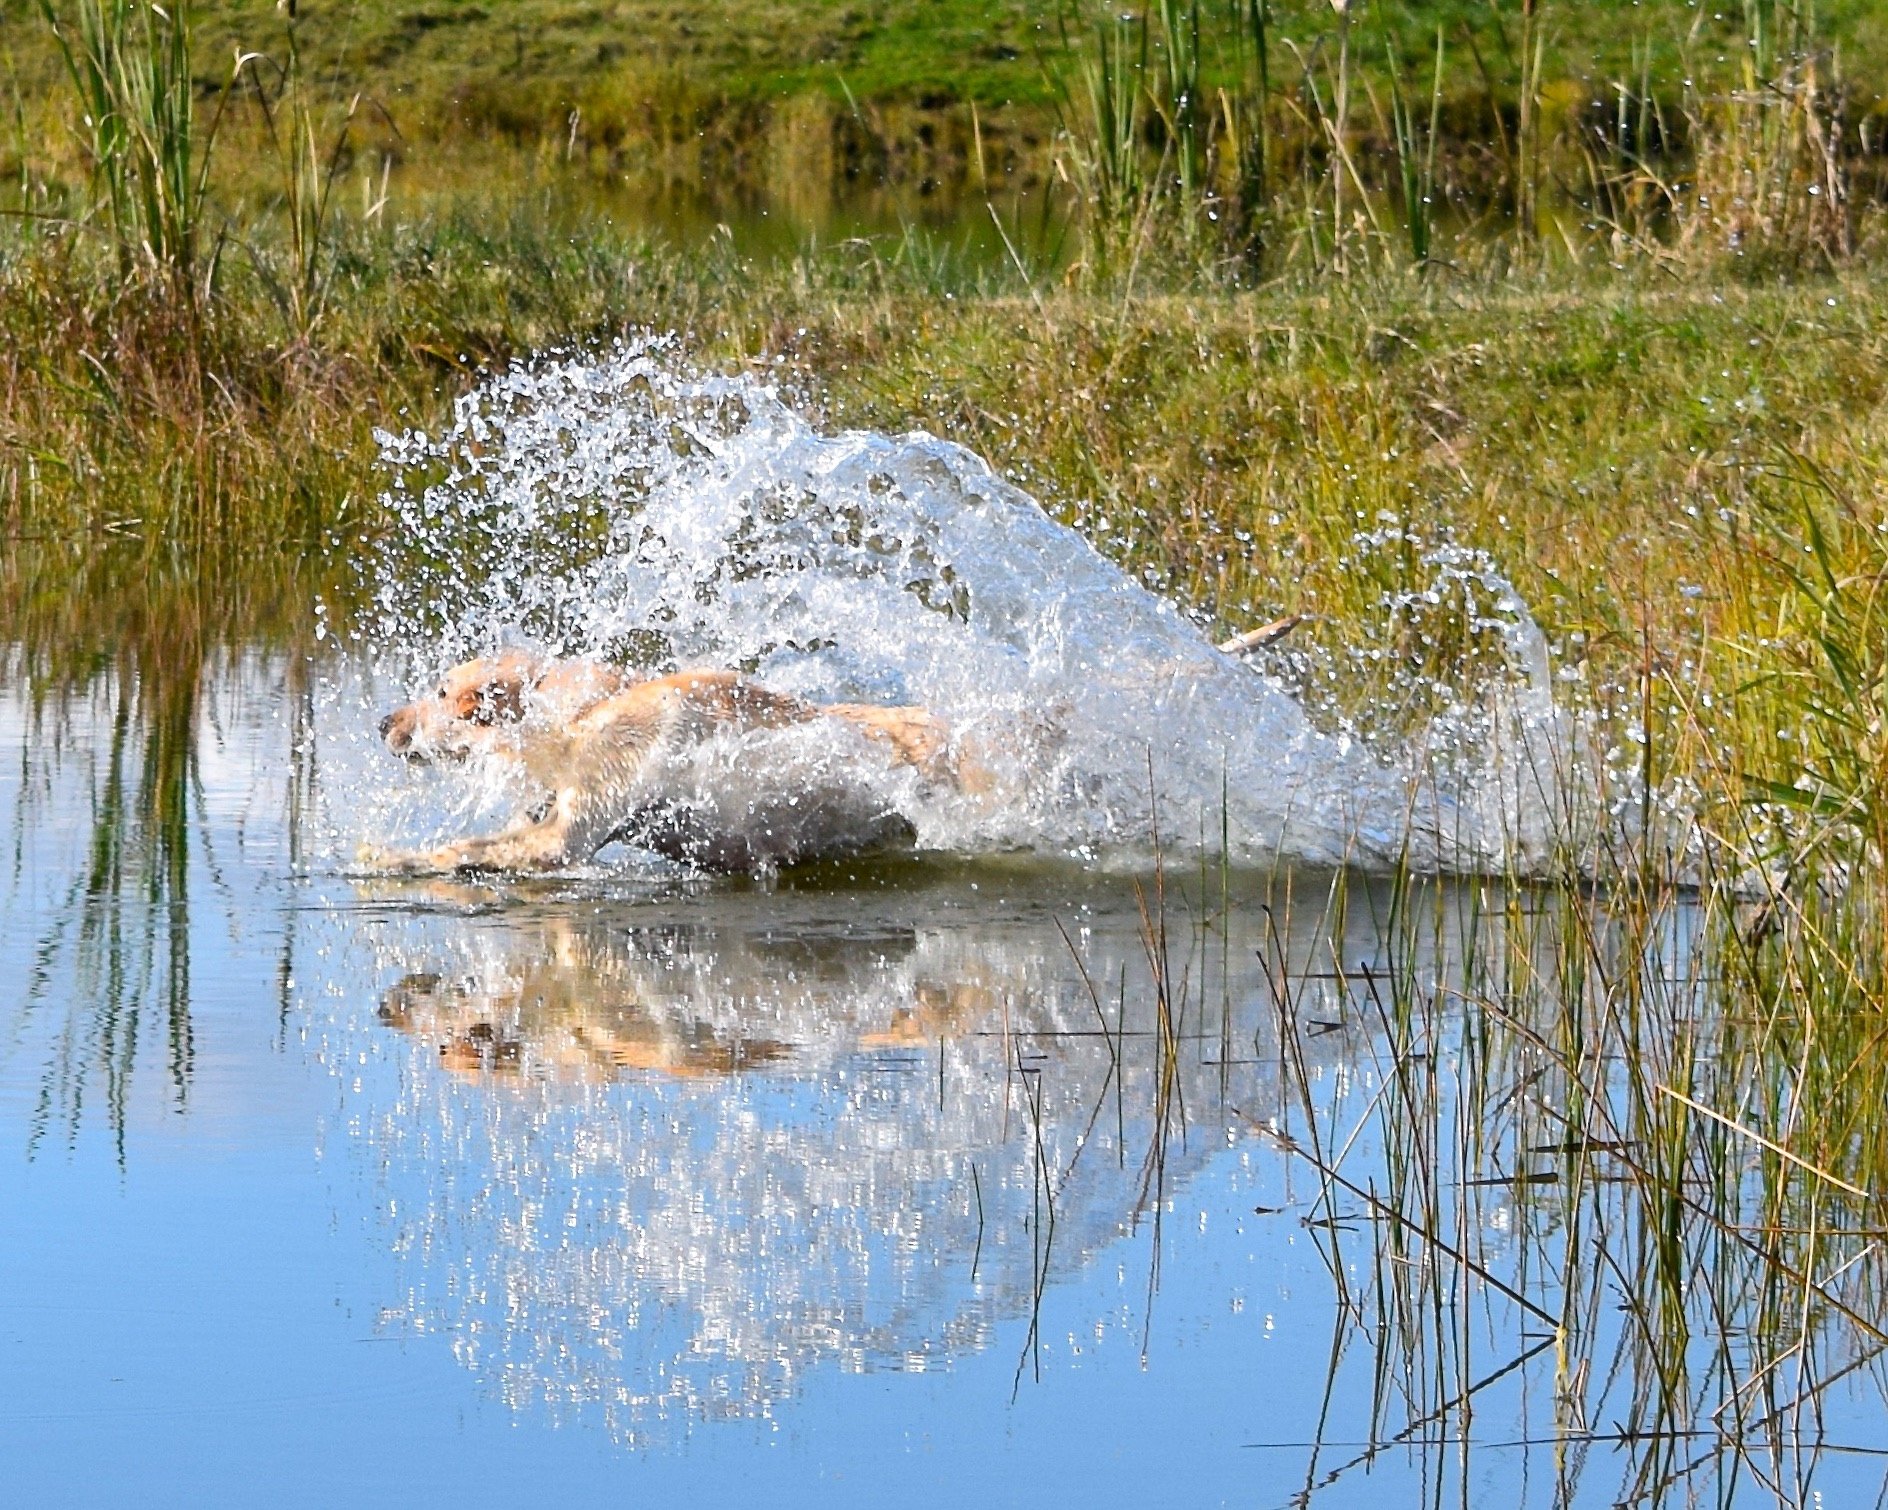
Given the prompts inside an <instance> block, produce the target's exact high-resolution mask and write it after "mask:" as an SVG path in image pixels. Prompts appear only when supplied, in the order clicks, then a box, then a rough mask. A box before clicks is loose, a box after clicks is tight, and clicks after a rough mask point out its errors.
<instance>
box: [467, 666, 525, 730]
mask: <svg viewBox="0 0 1888 1510" xmlns="http://www.w3.org/2000/svg"><path fill="white" fill-rule="evenodd" d="M524 691H525V678H524V676H523V674H522V673H521V672H519V671H518V670H516V669H515V668H513V667H511V666H509V665H504V664H502V663H501V665H500V666H499V667H498V669H496V670H495V671H493V673H492V674H491V675H490V676H488V677H486V678H485V679H484V680H483V681H481V682H479V683H478V684H477V685H475V686H471V687H467V688H465V689H464V690H463V691H461V692H460V693H459V698H458V702H457V704H456V705H455V706H454V708H453V712H454V713H455V714H457V715H458V716H459V717H460V718H462V719H464V720H465V721H466V722H467V723H472V724H497V723H516V722H517V721H518V720H519V719H521V718H523V717H524Z"/></svg>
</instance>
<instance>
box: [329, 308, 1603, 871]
mask: <svg viewBox="0 0 1888 1510" xmlns="http://www.w3.org/2000/svg"><path fill="white" fill-rule="evenodd" d="M381 443H382V447H383V452H384V457H385V461H386V463H387V464H388V466H389V468H390V469H391V472H392V474H393V477H394V482H393V484H392V486H391V488H390V491H389V494H388V498H387V502H388V505H389V507H390V508H391V509H392V510H393V511H394V513H395V514H396V516H397V517H398V518H399V519H400V520H401V521H402V528H401V530H400V531H399V532H398V534H397V537H396V538H395V540H394V542H393V545H392V546H391V548H390V550H389V553H388V555H387V557H386V559H385V560H384V561H383V562H382V564H381V574H380V582H379V585H378V614H377V625H376V629H375V654H376V656H377V657H378V665H379V668H380V672H379V675H378V679H377V685H378V686H381V687H385V686H388V685H389V684H394V685H397V684H399V683H401V682H402V681H404V682H405V683H406V684H407V686H408V687H414V686H418V685H420V684H421V683H423V682H424V681H425V680H426V679H427V678H429V677H431V676H432V675H434V674H436V672H437V670H438V668H439V667H440V666H442V665H444V664H447V663H450V662H452V661H455V660H458V659H461V658H464V657H466V656H470V655H473V654H477V653H481V652H484V651H488V650H490V649H492V648H494V647H496V646H498V645H502V644H525V645H530V646H533V647H536V648H538V649H540V650H542V651H544V652H546V653H549V654H557V655H577V654H582V655H592V656H601V657H605V658H608V659H611V660H614V661H617V662H619V663H624V664H629V665H634V666H638V667H644V668H647V669H649V670H650V671H651V672H656V671H663V670H668V669H672V668H675V667H694V666H715V667H726V668H734V669H738V670H740V671H743V672H746V673H748V674H750V675H751V676H753V677H755V678H757V679H758V680H760V681H761V682H763V683H764V684H766V685H767V686H770V687H773V688H776V689H778V690H780V691H783V692H789V693H793V694H797V695H799V696H802V697H806V698H809V699H812V700H814V701H819V702H840V701H848V702H878V703H886V704H907V703H915V704H922V705H924V706H926V707H928V708H930V709H932V710H934V711H935V712H936V713H938V714H940V715H941V716H942V717H943V718H945V719H946V720H948V721H949V723H950V725H951V727H952V728H953V729H954V730H955V732H956V738H957V740H958V741H959V745H960V747H961V748H963V749H966V750H970V751H974V753H975V755H976V758H977V759H978V760H979V761H980V762H981V763H983V764H984V765H987V766H988V767H989V769H990V770H991V772H992V773H993V775H994V778H995V779H994V783H993V788H992V790H991V791H989V792H985V793H978V794H975V795H970V796H967V795H964V794H961V793H952V792H943V791H939V790H936V789H935V788H934V787H927V786H926V785H925V784H924V783H922V782H919V781H916V780H913V779H911V774H910V773H909V772H903V773H899V772H887V771H885V770H884V769H883V768H882V766H883V763H882V762H879V763H878V764H877V765H876V766H875V765H874V763H873V762H871V761H869V760H857V761H855V762H854V763H853V765H852V766H851V767H849V768H848V769H846V770H844V771H842V772H835V770H834V768H833V765H832V759H833V755H832V751H831V750H830V749H826V750H815V749H814V748H813V746H815V745H817V744H818V743H819V741H818V740H815V739H809V738H808V737H807V736H806V735H805V733H804V732H803V731H802V732H799V733H797V734H790V735H750V736H746V737H744V738H743V739H742V740H735V741H729V742H726V743H724V744H721V745H718V746H715V747H712V748H707V749H704V750H703V751H701V752H697V753H692V754H689V755H687V756H686V757H685V758H683V759H681V760H680V761H676V762H671V763H670V764H669V765H668V766H667V767H666V768H665V769H664V770H663V771H662V773H661V777H660V779H661V780H662V781H663V782H665V783H668V784H670V785H671V786H672V787H674V788H677V789H683V788H685V789H686V790H687V791H688V792H689V794H690V796H691V798H692V799H693V800H695V801H698V802H700V803H704V804H707V805H709V806H711V807H713V808H714V809H715V810H716V811H717V812H718V813H719V814H720V818H721V821H723V822H725V823H726V824H728V825H730V826H734V827H738V826H739V825H740V823H741V822H742V821H743V817H744V815H752V814H755V813H765V814H767V815H768V816H767V821H769V822H774V821H777V820H778V817H779V814H780V812H781V811H782V810H783V809H785V808H791V807H792V806H793V805H794V804H795V802H796V801H797V800H798V798H799V793H801V792H802V791H805V790H808V789H809V783H810V782H811V783H814V784H821V785H822V789H823V790H826V791H830V790H831V789H832V788H833V786H834V785H835V783H839V784H844V783H852V784H854V785H855V786H856V787H857V789H858V790H859V791H860V792H863V793H864V794H865V800H864V801H862V802H861V803H859V804H857V806H858V808H859V810H860V811H861V812H870V813H876V814H881V815H882V814H883V813H884V812H886V811H892V812H895V813H896V814H898V815H899V817H900V818H901V819H902V820H903V825H901V826H908V828H909V830H910V831H911V832H913V833H915V835H916V842H917V843H918V845H919V846H920V847H923V848H927V849H935V850H943V851H950V852H957V853H986V852H990V851H994V850H1013V849H1030V850H1036V851H1048V852H1057V853H1064V854H1070V855H1074V856H1077V857H1080V858H1083V859H1087V860H1091V861H1092V860H1103V861H1116V860H1118V861H1121V862H1122V863H1133V862H1134V861H1135V860H1137V859H1139V858H1142V857H1144V856H1145V855H1146V853H1147V851H1148V850H1149V848H1150V847H1151V846H1153V845H1155V844H1160V845H1162V846H1179V847H1190V846H1194V845H1203V846H1206V847H1209V848H1217V847H1218V846H1219V845H1220V843H1221V840H1222V835H1223V836H1225V839H1226V841H1227V842H1228V843H1229V846H1230V848H1231V850H1232V853H1233V858H1234V859H1236V860H1241V861H1263V860H1267V859H1270V858H1272V857H1284V858H1288V859H1294V860H1304V861H1311V862H1317V863H1329V864H1336V863H1349V864H1357V865H1363V866H1368V867H1376V866H1388V865H1395V864H1404V863H1407V864H1411V865H1413V866H1415V867H1416V868H1418V869H1424V870H1444V871H1450V870H1453V871H1463V870H1485V869H1490V868H1498V869H1505V870H1514V871H1521V872H1526V871H1529V870H1531V869H1535V868H1538V867H1539V866H1540V865H1541V864H1543V863H1545V862H1546V860H1547V858H1548V856H1549V855H1550V853H1551V851H1552V848H1553V845H1554V843H1555V840H1556V836H1557V835H1558V834H1559V833H1560V832H1561V830H1562V828H1563V826H1564V825H1563V819H1564V815H1565V812H1566V810H1567V801H1566V792H1565V781H1564V770H1565V767H1566V761H1565V759H1564V754H1563V753H1561V752H1563V751H1564V747H1565V745H1566V743H1567V740H1566V724H1565V722H1564V720H1563V719H1562V717H1561V715H1560V714H1559V713H1558V712H1557V710H1556V708H1555V705H1554V700H1553V697H1552V695H1551V684H1550V676H1549V665H1548V653H1547V649H1546V646H1545V644H1544V642H1543V640H1542V637H1541V634H1540V631H1539V629H1538V628H1537V627H1536V625H1535V623H1534V621H1533V619H1532V618H1531V617H1530V616H1529V614H1528V612H1527V609H1526V607H1525V605H1524V604H1523V603H1522V602H1521V600H1520V599H1519V597H1518V596H1517V595H1516V594H1515V593H1514V591H1513V590H1512V588H1510V587H1509V586H1508V584H1507V583H1506V582H1505V581H1503V580H1501V579H1500V577H1499V576H1498V574H1497V573H1496V572H1495V571H1494V568H1493V566H1492V564H1491V563H1489V562H1488V561H1487V560H1486V559H1485V558H1482V557H1479V556H1474V555H1470V554H1467V553H1459V554H1457V555H1453V556H1449V557H1448V558H1447V559H1446V560H1445V559H1442V558H1438V561H1437V563H1436V564H1437V569H1438V571H1439V572H1440V573H1442V574H1444V575H1446V574H1448V573H1454V574H1455V575H1457V576H1461V577H1463V578H1464V579H1465V580H1466V579H1468V578H1473V579H1474V581H1475V583H1476V584H1477V585H1478V588H1479V601H1480V602H1482V603H1483V604H1485V605H1487V606H1486V608H1485V610H1484V621H1483V623H1482V624H1481V626H1480V627H1481V628H1482V629H1484V630H1486V631H1487V632H1490V633H1492V634H1494V635H1496V636H1498V637H1499V639H1500V641H1501V643H1502V644H1503V645H1504V647H1505V655H1506V660H1507V663H1508V665H1509V666H1510V668H1511V674H1510V677H1509V680H1508V683H1507V685H1505V686H1504V687H1502V688H1500V689H1499V690H1498V693H1497V695H1496V696H1495V697H1494V699H1493V702H1492V709H1493V711H1491V704H1490V702H1489V701H1488V700H1483V702H1482V703H1481V704H1480V707H1479V711H1478V713H1477V715H1476V716H1475V717H1474V718H1472V719H1471V718H1467V717H1455V718H1449V719H1444V720H1442V721H1440V722H1439V723H1438V724H1437V725H1436V726H1434V727H1433V728H1432V729H1431V731H1430V732H1429V734H1428V735H1427V736H1426V737H1424V738H1421V739H1418V740H1416V741H1414V742H1413V743H1411V744H1410V745H1409V746H1408V747H1406V748H1404V749H1402V750H1400V751H1399V752H1398V753H1396V754H1393V755H1386V754H1385V753H1384V752H1383V750H1382V749H1381V748H1379V747H1367V746H1366V745H1365V744H1364V743H1363V742H1362V741H1359V740H1357V739H1355V738H1351V737H1347V736H1346V735H1345V734H1344V733H1342V732H1341V731H1340V732H1331V731H1330V729H1329V728H1328V727H1326V728H1320V727H1319V726H1318V725H1317V724H1315V723H1314V721H1313V720H1312V719H1311V718H1309V717H1308V716H1307V714H1306V712H1305V710H1304V708H1303V707H1302V706H1301V704H1300V703H1299V701H1298V700H1297V699H1296V698H1295V697H1294V696H1292V695H1291V693H1290V692H1289V691H1288V690H1287V689H1286V688H1285V687H1284V686H1283V685H1282V684H1280V683H1279V682H1276V681H1274V680H1272V679H1270V678H1268V677H1267V676H1265V675H1263V674H1261V673H1259V672H1258V671H1255V670H1254V669H1253V668H1252V667H1251V666H1249V665H1247V664H1244V663H1242V662H1240V661H1238V660H1236V659H1234V658H1231V657H1229V656H1226V655H1223V654H1221V653H1220V652H1219V651H1218V650H1216V649H1215V648H1214V647H1213V645H1212V644H1210V643H1209V642H1208V641H1207V640H1206V639H1205V638H1203V637H1202V635H1201V634H1200V632H1199V631H1198V630H1197V629H1196V627H1195V626H1194V625H1193V624H1192V623H1191V622H1189V621H1188V619H1187V618H1186V617H1185V616H1184V615H1183V614H1182V613H1181V612H1180V611H1179V610H1178V609H1176V607H1175V606H1174V605H1173V604H1172V603H1170V602H1168V601H1166V600H1164V599H1162V598H1160V597H1158V596H1157V595H1155V594H1153V593H1151V592H1149V591H1148V590H1146V589H1145V588H1144V587H1142V586H1141V585H1140V584H1139V583H1137V582H1136V581H1135V580H1133V579H1132V578H1131V577H1130V576H1128V575H1126V574H1125V573H1124V572H1122V571H1121V570H1120V569H1119V568H1118V567H1116V566H1115V565H1113V564H1112V563H1111V562H1109V561H1108V560H1106V559H1105V558H1104V557H1102V556H1101V555H1100V554H1099V553H1097V552H1096V551H1095V550H1094V549H1093V548H1092V547H1091V546H1090V545H1089V544H1088V543H1087V542H1086V541H1085V540H1084V539H1083V538H1082V537H1081V536H1080V535H1078V534H1077V533H1075V532H1074V531H1073V530H1070V529H1068V528H1066V527H1064V526H1062V525H1060V524H1058V523H1056V522H1055V521H1054V520H1053V519H1051V518H1050V517H1049V516H1048V515H1047V514H1046V513H1045V512H1044V511H1043V510H1042V508H1041V507H1040V506H1039V505H1038V504H1037V503H1036V502H1035V500H1033V499H1032V498H1030V497H1029V496H1028V495H1027V494H1026V493H1024V492H1022V491H1021V490H1020V489H1018V488H1017V487H1015V486H1013V485H1011V484H1010V483H1008V482H1007V481H1005V480H1004V479H1003V478H1002V477H1000V476H998V475H997V474H996V473H995V472H994V471H993V470H992V469H991V468H990V467H989V466H988V465H987V464H986V463H985V462H984V461H983V460H981V459H980V458H979V457H977V456H975V455H973V454H972V453H970V452H968V451H966V450H964V449H963V448H962V447H959V446H956V445H953V444H950V443H948V442H945V441H941V440H938V439H936V438H935V437H933V436H930V435H927V434H923V433H921V432H911V433H907V434H903V435H895V436H894V435H882V434H877V433H873V432H867V431H848V432H845V433H842V434H838V435H823V434H820V433H819V432H818V431H817V430H816V429H815V428H814V427H813V426H812V425H811V424H809V423H808V421H807V420H806V419H804V418H803V417H802V416H801V415H800V414H798V413H797V412H795V410H794V409H793V408H792V407H791V406H790V405H789V404H788V403H787V402H785V401H784V400H783V399H782V397H781V396H780V395H779V394H778V393H777V392H776V391H775V390H774V389H773V388H772V387H770V386H769V385H768V384H766V383H765V382H763V381H761V380H759V379H757V378H754V377H751V376H726V375H716V374H702V373H700V372H697V371H693V370H691V369H690V367H689V366H688V365H687V364H686V363H685V362H684V361H683V360H682V359H681V357H680V356H679V354H678V353H677V352H676V350H675V349H674V347H673V345H672V344H671V343H668V342H666V341H663V340H657V339H651V340H643V341H636V342H627V343H622V344H619V345H618V346H617V347H616V348H615V349H614V350H613V351H611V352H610V353H608V354H606V355H604V356H602V357H600V358H597V357H586V358H581V359H577V358H571V359H561V360H540V361H538V362H534V363H530V364H525V365H521V366H518V367H516V368H514V369H513V370H511V371H509V372H507V373H505V374H503V375H500V376H497V377H494V378H492V379H491V380H489V381H487V382H486V383H484V384H483V385H482V386H480V387H479V388H477V389H476V390H474V391H473V392H471V393H469V394H468V395H466V396H465V397H464V398H463V399H462V400H461V401H460V402H459V405H458V408H457V412H456V414H455V417H454V421H453V423H452V425H451V427H450V428H449V429H447V430H446V431H445V432H444V433H443V434H441V435H438V436H429V435H425V434H421V433H418V432H411V431H410V432H407V433H405V434H399V435H394V434H386V435H383V436H382V437H381ZM356 706H358V704H356ZM356 716H357V717H358V715H356ZM843 754H844V752H843V751H842V755H843ZM362 779H363V781H365V782H367V783H368V787H369V788H370V790H364V791H363V794H362V800H361V801H359V802H357V803H354V804H353V805H352V806H353V808H354V809H355V810H357V811H358V812H359V814H360V821H361V822H362V823H363V824H364V825H365V826H366V827H368V828H371V829H377V830H379V831H381V832H382V833H385V832H388V831H398V830H400V829H401V828H402V826H403V825H404V826H405V827H407V828H409V829H410V828H412V827H413V826H414V825H415V824H416V823H417V822H418V820H417V819H416V818H415V816H414V815H415V814H416V813H417V812H419V811H420V810H421V808H422V807H423V806H424V804H423V803H421V802H420V800H419V799H418V798H417V797H416V796H415V795H414V793H415V792H417V791H419V790H421V789H422V788H425V789H426V790H429V791H430V792H431V793H432V798H431V799H430V800H431V801H432V802H433V806H432V807H431V808H430V809H428V811H431V812H432V813H433V814H434V821H435V822H436V823H451V822H457V823H464V822H465V821H467V820H468V818H474V817H476V816H477V815H479V814H480V813H486V814H488V815H489V813H491V812H495V811H497V810H499V809H500V808H502V807H503V806H505V805H506V804H507V803H510V802H515V801H516V800H517V794H515V793H499V794H496V795H495V794H494V793H493V791H492V789H491V788H490V786H489V784H488V785H486V786H483V787H481V786H480V785H479V782H478V781H477V779H476V773H475V774H474V777H473V778H472V779H468V776H467V775H466V773H463V772H460V773H454V774H449V775H446V776H443V777H433V778H419V777H415V778H408V779H407V780H406V781H405V783H404V784H402V783H401V782H400V781H393V782H392V784H391V785H389V780H390V778H389V772H388V769H387V768H385V765H384V758H383V768H382V769H381V770H380V773H379V775H378V777H375V778H367V777H363V778H362ZM429 779H430V782H431V785H430V786H427V782H428V780H429ZM442 782H443V783H445V784H446V788H445V789H452V790H457V791H459V793H460V796H459V797H457V798H456V799H455V802H456V806H453V807H452V808H451V811H450V813H449V815H448V816H447V817H445V818H441V817H439V816H438V815H439V812H440V807H439V803H438V794H439V792H440V790H442V788H441V786H440V783H442ZM453 783H457V787H456V788H454V787H453V786H452V784H453ZM467 793H473V794H475V795H466V794H467Z"/></svg>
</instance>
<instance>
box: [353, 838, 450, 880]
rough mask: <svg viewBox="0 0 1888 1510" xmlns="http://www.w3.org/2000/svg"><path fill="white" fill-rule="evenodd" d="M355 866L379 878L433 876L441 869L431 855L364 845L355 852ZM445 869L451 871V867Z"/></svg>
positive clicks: (376, 845) (377, 845)
mask: <svg viewBox="0 0 1888 1510" xmlns="http://www.w3.org/2000/svg"><path fill="white" fill-rule="evenodd" d="M354 864H355V867H356V868H357V869H359V870H362V871H366V872H368V873H369V874H372V875H377V876H423V875H432V874H434V873H436V872H437V871H438V870H439V869H440V868H441V867H440V866H438V865H435V864H433V863H432V857H431V856H429V855H416V854H413V853H411V852H409V851H406V850H398V849H388V848H387V847H386V846H385V845H381V844H362V845H361V846H360V847H359V848H357V849H356V850H355V851H354ZM445 868H446V869H448V870H449V869H451V866H446V867H445Z"/></svg>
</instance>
